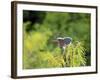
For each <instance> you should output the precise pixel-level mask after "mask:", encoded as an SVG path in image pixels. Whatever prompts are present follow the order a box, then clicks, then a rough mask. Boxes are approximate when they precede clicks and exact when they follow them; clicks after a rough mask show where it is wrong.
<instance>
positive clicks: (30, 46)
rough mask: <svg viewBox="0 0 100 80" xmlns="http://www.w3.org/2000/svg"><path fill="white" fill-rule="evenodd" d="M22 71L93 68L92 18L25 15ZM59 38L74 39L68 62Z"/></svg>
mask: <svg viewBox="0 0 100 80" xmlns="http://www.w3.org/2000/svg"><path fill="white" fill-rule="evenodd" d="M23 31H24V37H23V40H24V46H23V48H24V52H23V68H24V69H33V68H53V67H77V66H89V65H91V64H90V62H91V60H90V56H91V50H90V38H91V37H90V14H87V13H67V12H66V13H64V12H42V11H27V10H24V11H23ZM57 37H71V38H72V43H71V44H70V45H68V47H67V48H66V49H65V55H64V56H65V58H66V60H64V56H63V55H62V52H61V49H60V48H59V47H58V45H57V44H55V43H53V40H55V39H56V38H57Z"/></svg>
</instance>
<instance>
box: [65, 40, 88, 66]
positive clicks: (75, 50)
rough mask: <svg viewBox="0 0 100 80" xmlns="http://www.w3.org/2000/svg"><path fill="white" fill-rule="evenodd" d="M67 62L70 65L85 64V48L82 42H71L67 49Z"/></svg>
mask: <svg viewBox="0 0 100 80" xmlns="http://www.w3.org/2000/svg"><path fill="white" fill-rule="evenodd" d="M65 56H66V64H67V66H70V67H77V66H85V65H86V58H85V48H84V47H83V44H82V43H81V42H77V43H75V44H70V45H68V47H67V48H66V50H65Z"/></svg>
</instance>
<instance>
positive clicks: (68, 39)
mask: <svg viewBox="0 0 100 80" xmlns="http://www.w3.org/2000/svg"><path fill="white" fill-rule="evenodd" d="M56 40H57V43H58V46H59V47H60V48H63V49H65V48H66V46H68V45H69V44H70V43H71V42H72V38H71V37H64V38H62V37H58V38H57V39H56Z"/></svg>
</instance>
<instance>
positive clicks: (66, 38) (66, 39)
mask: <svg viewBox="0 0 100 80" xmlns="http://www.w3.org/2000/svg"><path fill="white" fill-rule="evenodd" d="M71 41H72V38H70V37H65V38H64V43H65V44H66V45H68V44H70V43H71Z"/></svg>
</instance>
